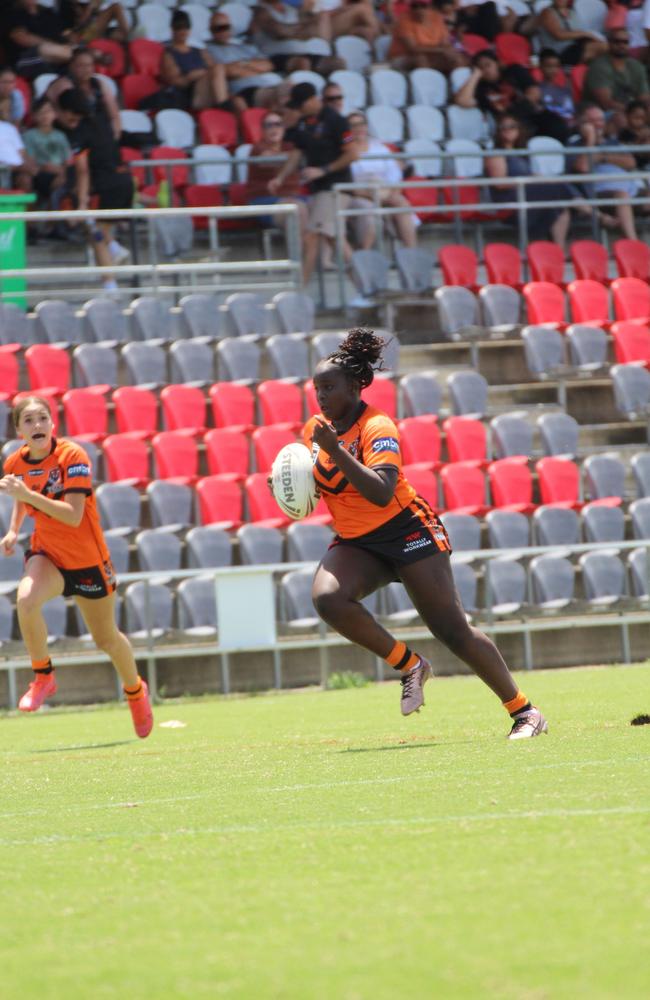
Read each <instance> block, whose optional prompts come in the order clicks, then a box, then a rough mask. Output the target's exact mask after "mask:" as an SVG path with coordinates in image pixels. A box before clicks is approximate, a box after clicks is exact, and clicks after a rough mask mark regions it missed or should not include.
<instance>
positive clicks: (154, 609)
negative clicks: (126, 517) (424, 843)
mask: <svg viewBox="0 0 650 1000" xmlns="http://www.w3.org/2000/svg"><path fill="white" fill-rule="evenodd" d="M146 6H153V4H147V5H146ZM141 9H142V8H140V10H141ZM173 610H174V605H173V596H172V592H171V590H170V589H169V588H168V587H166V586H165V584H164V583H153V582H150V581H148V580H147V581H145V580H137V581H136V582H135V583H130V584H129V585H128V587H127V588H126V590H125V591H124V617H125V621H126V632H127V634H128V635H129V636H130V637H131V639H133V640H141V641H142V640H144V639H147V640H149V641H150V640H151V639H161V638H162V637H163V636H164V635H165V633H166V632H169V631H171V627H172V614H173Z"/></svg>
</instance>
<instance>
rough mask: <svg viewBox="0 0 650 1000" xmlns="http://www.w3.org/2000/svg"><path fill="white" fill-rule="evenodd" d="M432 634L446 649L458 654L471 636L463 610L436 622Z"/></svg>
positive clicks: (470, 629)
mask: <svg viewBox="0 0 650 1000" xmlns="http://www.w3.org/2000/svg"><path fill="white" fill-rule="evenodd" d="M434 635H435V637H436V639H439V640H440V642H442V643H443V645H445V646H446V647H447V649H449V650H451V652H452V653H455V654H456V655H459V654H460V653H461V652H462V651H463V649H464V648H465V647H466V645H467V643H468V642H469V641H470V640H471V638H472V628H471V626H470V624H469V622H468V621H467V618H466V617H465V614H464V612H460V613H459V614H455V615H450V616H448V617H447V618H445V620H444V621H443V622H439V623H437V625H436V628H435V629H434Z"/></svg>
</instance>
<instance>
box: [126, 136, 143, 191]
mask: <svg viewBox="0 0 650 1000" xmlns="http://www.w3.org/2000/svg"><path fill="white" fill-rule="evenodd" d="M120 159H121V160H122V163H128V164H129V173H130V174H131V177H132V178H133V180H134V182H135V186H136V187H137V189H138V190H140V189H141V188H142V187H144V184H145V180H146V177H147V168H146V167H132V166H131V163H132V162H133V160H144V159H145V157H144V155H143V153H142V150H141V149H134V148H133V147H132V146H120Z"/></svg>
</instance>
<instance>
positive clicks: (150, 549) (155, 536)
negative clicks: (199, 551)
mask: <svg viewBox="0 0 650 1000" xmlns="http://www.w3.org/2000/svg"><path fill="white" fill-rule="evenodd" d="M135 548H136V554H137V559H138V565H139V567H140V570H141V572H143V573H152V572H159V571H160V572H169V571H171V572H172V573H174V572H176V571H177V570H179V569H180V568H181V554H182V551H183V543H182V542H181V540H180V538H178V537H177V535H175V534H174V533H173V532H172V531H164V530H161V529H160V528H145V529H144V530H143V531H139V532H138V534H137V535H136V536H135Z"/></svg>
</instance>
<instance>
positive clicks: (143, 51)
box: [129, 37, 167, 79]
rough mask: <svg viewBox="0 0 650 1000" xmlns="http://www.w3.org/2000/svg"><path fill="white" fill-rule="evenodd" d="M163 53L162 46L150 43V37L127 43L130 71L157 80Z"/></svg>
mask: <svg viewBox="0 0 650 1000" xmlns="http://www.w3.org/2000/svg"><path fill="white" fill-rule="evenodd" d="M166 40H167V39H166V38H165V41H166ZM163 52H164V46H163V45H161V44H160V42H157V41H152V39H151V37H146V38H134V39H133V40H132V41H130V42H129V62H130V64H131V69H132V70H133V72H134V73H137V74H140V75H143V74H145V75H147V76H152V77H155V78H156V79H158V77H159V76H160V62H161V59H162V55H163Z"/></svg>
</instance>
